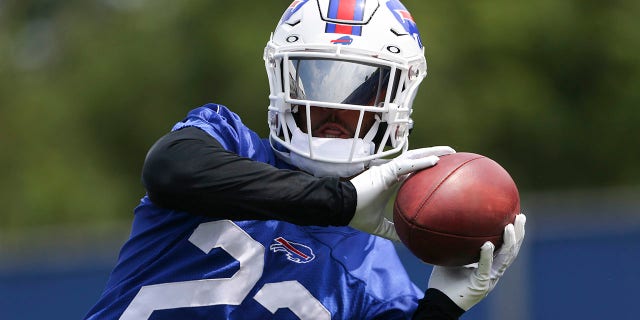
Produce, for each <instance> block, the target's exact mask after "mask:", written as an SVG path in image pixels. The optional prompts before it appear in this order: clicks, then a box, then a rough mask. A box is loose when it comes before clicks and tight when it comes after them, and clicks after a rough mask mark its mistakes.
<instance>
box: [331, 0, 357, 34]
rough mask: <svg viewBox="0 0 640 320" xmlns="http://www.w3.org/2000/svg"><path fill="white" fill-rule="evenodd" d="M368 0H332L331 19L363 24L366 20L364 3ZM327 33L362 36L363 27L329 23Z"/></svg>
mask: <svg viewBox="0 0 640 320" xmlns="http://www.w3.org/2000/svg"><path fill="white" fill-rule="evenodd" d="M365 2H366V0H331V1H329V12H328V16H327V17H328V18H329V19H336V20H349V21H354V22H362V20H363V18H364V3H365ZM325 32H327V33H341V34H351V35H356V36H359V35H362V26H356V25H349V24H341V23H331V22H327V25H326V27H325Z"/></svg>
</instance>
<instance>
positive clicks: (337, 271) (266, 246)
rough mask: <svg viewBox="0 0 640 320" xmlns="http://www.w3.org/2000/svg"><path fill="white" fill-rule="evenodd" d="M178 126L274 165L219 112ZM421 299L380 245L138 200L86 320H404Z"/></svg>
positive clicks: (375, 240) (349, 233) (354, 236)
mask: <svg viewBox="0 0 640 320" xmlns="http://www.w3.org/2000/svg"><path fill="white" fill-rule="evenodd" d="M185 126H197V127H199V128H201V129H202V130H204V131H206V132H207V133H208V134H210V135H211V136H213V137H214V138H216V139H217V140H218V141H219V142H220V143H221V144H222V145H223V146H224V147H225V148H226V149H227V150H230V151H233V152H235V153H237V154H239V155H240V156H243V157H248V158H251V159H253V160H255V161H261V162H265V163H269V164H271V165H274V166H277V167H282V166H284V164H282V163H280V162H279V161H277V159H276V158H275V156H274V153H273V151H272V150H271V147H270V146H269V143H268V141H267V140H266V139H261V138H259V137H258V135H257V134H256V133H255V132H253V131H251V130H250V129H248V128H247V127H246V126H244V125H243V124H242V122H241V121H240V118H239V117H238V116H237V115H236V114H234V113H232V112H231V111H229V110H228V109H227V108H225V107H224V106H220V105H214V104H209V105H205V106H203V107H200V108H197V109H195V110H193V111H191V112H190V113H189V115H188V116H187V118H186V119H184V120H183V121H182V122H180V123H178V124H177V125H176V126H175V127H174V128H173V129H174V130H177V129H180V128H182V127H185ZM300 214H305V213H304V212H300ZM421 296H422V292H420V290H419V289H418V288H417V287H416V286H415V285H414V284H413V283H412V282H411V281H410V280H409V277H408V275H407V274H406V271H405V269H404V267H403V266H402V264H401V262H400V260H399V259H398V256H397V255H396V252H395V249H394V246H393V244H392V243H391V242H390V241H388V240H385V239H382V238H379V237H375V236H371V235H368V234H366V233H362V232H360V231H357V230H354V229H352V228H349V227H314V226H298V225H294V224H290V223H287V222H282V221H274V220H269V221H232V220H215V219H212V218H208V217H205V216H199V215H193V214H189V213H186V212H179V211H172V210H166V209H161V208H159V207H156V206H155V205H154V204H153V203H152V202H151V201H150V200H149V199H148V197H146V196H145V197H144V198H143V199H142V201H141V203H140V205H139V206H138V207H137V208H136V209H135V217H134V220H133V226H132V230H131V235H130V238H129V240H128V241H127V242H126V243H125V245H124V246H123V248H122V250H121V252H120V256H119V259H118V263H117V265H116V267H115V268H114V270H113V272H112V273H111V275H110V278H109V280H108V282H107V285H106V288H105V290H104V293H103V294H102V296H101V297H100V300H99V301H98V302H97V304H96V305H95V306H94V307H93V308H92V309H91V310H90V311H89V313H88V315H87V317H86V319H136V320H140V319H155V320H160V319H242V320H245V319H273V318H275V319H376V318H378V319H408V318H411V315H412V314H413V312H414V311H415V309H416V307H417V303H418V299H419V298H420V297H421Z"/></svg>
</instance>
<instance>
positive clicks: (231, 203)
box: [142, 126, 356, 226]
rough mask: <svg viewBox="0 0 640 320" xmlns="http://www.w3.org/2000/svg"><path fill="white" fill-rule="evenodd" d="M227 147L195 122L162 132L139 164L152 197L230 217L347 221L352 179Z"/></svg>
mask: <svg viewBox="0 0 640 320" xmlns="http://www.w3.org/2000/svg"><path fill="white" fill-rule="evenodd" d="M226 144H228V142H226ZM227 148H229V147H228V146H227V147H226V148H225V146H223V145H222V144H221V143H220V142H219V141H218V140H217V139H215V138H214V137H212V135H211V134H209V133H207V132H206V131H204V130H202V129H201V128H198V127H195V126H186V127H183V128H180V129H179V130H176V131H173V132H171V133H168V134H167V135H165V136H163V137H162V138H160V139H159V140H158V141H157V142H156V143H155V144H154V145H153V146H152V147H151V149H150V150H149V152H148V154H147V157H146V159H145V162H144V165H143V170H142V182H143V184H144V186H145V188H146V189H147V193H148V196H149V198H150V199H151V201H152V202H154V204H156V205H158V206H160V207H164V208H168V209H173V210H180V211H186V212H189V213H193V214H199V215H206V216H209V217H215V218H220V219H232V220H283V221H287V222H291V223H295V224H300V225H319V226H327V225H347V224H348V223H349V221H350V220H351V218H352V217H353V214H354V212H355V206H356V191H355V187H354V186H353V185H352V184H351V183H350V182H344V181H340V180H339V179H337V178H316V177H314V176H311V175H309V174H306V173H304V172H301V171H294V170H287V169H278V168H276V167H274V166H272V165H270V164H267V163H264V162H261V161H255V160H253V159H250V158H248V157H244V156H240V155H238V154H237V153H236V152H233V151H229V150H227Z"/></svg>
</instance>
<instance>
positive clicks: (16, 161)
mask: <svg viewBox="0 0 640 320" xmlns="http://www.w3.org/2000/svg"><path fill="white" fill-rule="evenodd" d="M290 2H291V1H290V0H266V1H252V2H247V1H222V0H192V1H168V0H155V1H145V0H92V1H79V0H68V1H55V0H0V168H1V170H2V178H1V179H0V203H2V211H0V220H1V222H0V233H2V234H4V235H5V236H7V235H10V234H18V233H20V231H21V230H24V229H28V228H31V227H34V226H50V225H64V226H80V227H83V228H84V227H87V226H91V227H93V228H100V227H101V226H109V225H112V224H114V223H119V222H122V221H124V222H126V223H128V222H129V221H130V219H131V214H132V210H133V208H134V206H135V205H136V204H137V202H138V200H139V199H140V198H141V197H142V196H143V194H144V189H143V188H142V185H141V183H140V169H141V165H142V162H143V160H144V157H145V154H146V152H147V150H148V148H149V147H150V146H151V145H152V144H153V142H154V141H155V140H156V139H157V138H158V137H160V136H161V135H163V134H164V133H166V132H167V131H168V130H169V129H170V128H171V126H172V125H173V124H174V123H175V122H177V121H178V120H180V119H181V118H182V117H183V116H184V115H185V114H186V113H187V112H188V111H189V110H190V109H192V108H194V107H197V106H200V105H202V104H204V103H207V102H216V103H221V104H225V105H227V106H229V107H230V108H231V109H232V110H234V111H235V112H236V113H238V114H239V115H240V116H241V117H242V118H243V119H244V121H245V122H246V123H247V124H248V125H249V126H250V127H252V128H254V129H255V130H256V131H257V132H258V133H260V134H261V135H262V136H266V134H267V124H266V110H267V104H268V98H267V96H268V84H267V77H266V73H265V71H264V64H263V61H262V51H263V48H264V45H265V44H266V41H267V40H268V38H269V34H270V32H271V31H272V30H273V28H274V27H275V24H276V22H277V21H278V19H279V18H280V16H281V14H282V12H283V11H284V9H285V8H286V7H287V6H288V5H289V4H290ZM404 3H405V5H406V6H407V8H408V9H409V10H410V11H411V12H412V15H413V17H414V19H415V20H416V22H417V23H418V26H419V28H420V31H421V34H422V38H423V41H424V43H425V44H426V55H427V61H428V64H429V75H428V77H427V79H426V80H425V82H423V85H422V87H421V89H420V91H419V95H418V97H417V98H416V101H415V104H414V113H413V118H414V120H415V128H414V131H413V133H412V136H411V146H412V147H424V146H431V145H450V146H453V147H454V148H456V149H457V150H458V151H469V152H476V153H480V154H484V155H487V156H489V157H491V158H493V159H495V160H496V161H498V162H499V163H501V164H502V165H503V166H504V167H505V168H506V169H507V170H508V171H509V172H510V173H511V174H512V176H513V177H514V179H515V181H516V182H517V184H518V186H519V188H520V189H521V191H522V192H523V194H527V193H536V192H556V191H564V190H584V189H588V190H604V189H607V190H608V189H611V188H614V189H618V188H621V189H625V190H626V189H628V188H632V190H633V189H634V188H636V187H637V186H639V185H640V166H639V164H640V161H639V160H640V148H639V146H640V129H638V123H639V122H640V111H639V110H638V105H639V103H640V93H639V92H640V90H638V88H637V87H638V84H639V83H640V55H639V53H640V27H639V25H638V21H639V20H638V18H639V17H640V1H632V0H628V1H613V0H612V1H594V0H564V1H557V0H540V1H535V2H531V1H507V0H488V1H435V0H431V1H427V0H421V1H418V0H405V1H404Z"/></svg>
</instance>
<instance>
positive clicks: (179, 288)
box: [120, 220, 331, 320]
mask: <svg viewBox="0 0 640 320" xmlns="http://www.w3.org/2000/svg"><path fill="white" fill-rule="evenodd" d="M189 241H190V242H191V243H193V244H194V245H195V246H196V247H198V248H199V249H200V250H202V252H204V254H208V253H209V252H210V251H211V250H212V249H214V248H221V249H222V250H224V251H226V252H227V253H228V254H229V255H230V256H231V257H233V258H234V259H236V260H237V261H238V262H239V263H240V268H239V270H238V272H236V273H235V274H234V275H233V276H232V277H231V278H221V279H201V280H193V281H182V282H171V283H161V284H154V285H149V286H144V287H142V288H140V291H139V292H138V294H137V295H136V296H135V297H134V298H133V300H132V301H131V304H129V306H128V307H127V309H126V310H125V311H124V313H123V314H122V316H120V320H133V319H136V320H138V319H149V317H150V316H151V313H152V312H153V311H154V310H164V309H173V308H185V307H202V306H212V305H239V304H240V303H242V301H243V300H244V299H245V298H246V297H247V295H248V294H249V291H251V289H252V288H253V287H254V286H255V285H256V283H257V282H258V280H259V279H260V277H261V276H262V269H263V267H264V253H265V249H264V247H263V246H262V244H260V242H258V241H255V240H254V239H253V238H251V236H250V235H248V234H247V233H246V232H244V230H242V229H241V228H240V227H238V226H237V225H236V224H235V223H233V222H232V221H229V220H220V221H212V222H207V223H202V224H200V225H199V226H198V227H197V228H196V230H195V231H194V232H193V234H192V235H191V237H189ZM253 298H254V299H255V300H256V301H257V302H258V303H260V304H261V305H262V306H264V307H265V308H266V309H267V310H269V311H270V312H271V313H275V312H276V311H277V310H278V309H281V308H288V309H289V310H291V312H293V313H294V314H295V315H296V316H298V318H300V319H302V320H306V319H331V314H330V313H329V311H328V310H327V309H326V308H325V307H324V306H323V305H322V304H321V303H320V301H318V299H316V298H315V297H314V296H313V295H311V293H309V291H308V290H307V289H306V288H305V287H304V286H302V284H300V283H299V282H298V281H295V280H293V281H283V282H276V283H267V284H265V285H264V286H262V288H260V290H259V291H258V292H257V293H256V295H255V296H254V297H253Z"/></svg>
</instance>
